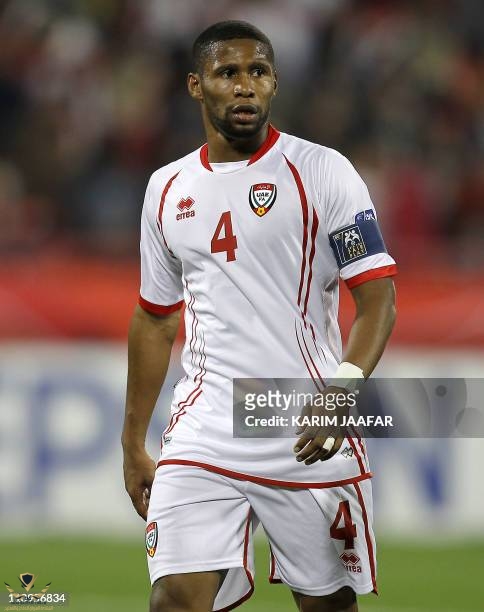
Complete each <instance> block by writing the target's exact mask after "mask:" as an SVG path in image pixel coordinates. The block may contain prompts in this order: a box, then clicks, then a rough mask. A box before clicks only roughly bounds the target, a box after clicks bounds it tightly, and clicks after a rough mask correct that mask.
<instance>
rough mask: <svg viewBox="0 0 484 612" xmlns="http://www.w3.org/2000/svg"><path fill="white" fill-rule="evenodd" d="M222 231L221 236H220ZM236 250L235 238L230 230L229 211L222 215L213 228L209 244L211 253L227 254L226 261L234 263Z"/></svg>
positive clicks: (230, 219)
mask: <svg viewBox="0 0 484 612" xmlns="http://www.w3.org/2000/svg"><path fill="white" fill-rule="evenodd" d="M222 230H223V234H224V235H223V236H221V234H222ZM236 248H237V237H236V236H235V235H234V232H233V230H232V217H231V216H230V211H229V210H227V211H226V212H224V213H222V214H221V216H220V219H219V221H218V225H217V227H216V228H215V232H214V234H213V237H212V242H211V243H210V249H211V252H212V253H227V261H235V259H236V257H235V249H236Z"/></svg>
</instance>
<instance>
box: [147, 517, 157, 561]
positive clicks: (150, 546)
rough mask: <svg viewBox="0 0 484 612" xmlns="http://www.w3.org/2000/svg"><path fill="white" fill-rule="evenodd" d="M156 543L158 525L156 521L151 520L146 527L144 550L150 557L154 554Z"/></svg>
mask: <svg viewBox="0 0 484 612" xmlns="http://www.w3.org/2000/svg"><path fill="white" fill-rule="evenodd" d="M157 544H158V525H157V523H156V522H152V523H150V524H149V525H148V526H147V527H146V552H147V553H148V555H149V556H150V557H154V556H155V552H156V545H157Z"/></svg>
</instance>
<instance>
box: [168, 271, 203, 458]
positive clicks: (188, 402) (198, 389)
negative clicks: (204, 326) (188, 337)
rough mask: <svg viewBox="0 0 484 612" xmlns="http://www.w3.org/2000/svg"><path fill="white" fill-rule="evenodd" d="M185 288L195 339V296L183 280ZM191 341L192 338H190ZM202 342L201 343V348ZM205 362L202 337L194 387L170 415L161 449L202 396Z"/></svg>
mask: <svg viewBox="0 0 484 612" xmlns="http://www.w3.org/2000/svg"><path fill="white" fill-rule="evenodd" d="M185 287H186V289H187V291H188V293H190V301H189V303H188V306H187V308H189V309H190V306H191V312H192V315H193V318H194V320H196V323H197V324H196V326H195V333H194V332H193V322H192V335H193V336H195V337H196V330H197V327H198V317H197V316H196V314H195V311H194V310H193V303H194V302H195V296H194V295H193V294H192V293H191V292H190V290H189V289H188V283H187V282H186V280H185ZM192 340H193V338H192ZM202 342H203V346H202ZM191 344H192V343H191V342H190V350H191V352H192V357H193V355H194V350H195V345H196V339H195V343H194V345H193V349H192V346H191ZM206 360H207V356H206V354H205V341H204V338H203V337H202V338H201V339H200V363H199V364H198V368H199V369H198V372H197V373H196V375H195V378H194V383H195V385H196V386H195V387H194V388H193V389H192V390H191V391H190V393H189V394H188V395H187V397H186V398H185V399H184V400H181V401H180V402H178V408H179V409H178V411H177V412H175V413H174V414H172V415H171V418H170V422H169V423H168V425H167V427H166V428H165V430H164V431H163V433H162V434H161V448H163V437H164V436H165V435H166V434H168V433H170V432H171V431H173V429H174V427H175V425H176V424H177V423H178V421H179V420H180V419H181V417H182V416H183V415H184V414H186V410H185V408H189V407H190V406H193V404H194V403H195V400H196V399H197V398H198V397H200V395H201V394H202V383H203V377H204V376H205V374H206V373H207V370H206V369H205V362H206ZM197 379H198V384H197Z"/></svg>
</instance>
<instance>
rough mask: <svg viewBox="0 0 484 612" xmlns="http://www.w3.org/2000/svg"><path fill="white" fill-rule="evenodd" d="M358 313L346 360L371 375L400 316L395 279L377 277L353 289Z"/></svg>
mask: <svg viewBox="0 0 484 612" xmlns="http://www.w3.org/2000/svg"><path fill="white" fill-rule="evenodd" d="M351 294H352V296H353V300H354V302H355V306H356V316H355V319H354V321H353V325H352V326H351V330H350V334H349V338H348V343H347V346H346V350H345V353H344V356H343V361H346V362H349V363H353V364H354V365H356V366H358V367H359V368H361V369H362V370H363V374H364V376H365V378H368V376H370V374H371V373H372V372H373V370H374V369H375V366H376V365H377V363H378V361H379V360H380V357H381V356H382V353H383V351H384V349H385V346H386V343H387V341H388V338H389V337H390V334H391V332H392V329H393V325H394V323H395V317H396V308H395V286H394V284H393V280H392V279H391V278H377V279H374V280H370V281H367V282H366V283H362V284H361V285H358V286H357V287H354V288H353V289H351Z"/></svg>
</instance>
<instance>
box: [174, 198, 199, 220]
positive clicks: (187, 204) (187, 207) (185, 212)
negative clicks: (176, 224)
mask: <svg viewBox="0 0 484 612" xmlns="http://www.w3.org/2000/svg"><path fill="white" fill-rule="evenodd" d="M194 204H195V200H194V199H193V198H191V197H190V196H188V198H182V199H181V200H180V201H179V202H178V204H177V205H176V207H177V208H178V210H179V211H180V212H179V213H178V214H177V216H176V220H177V221H180V220H181V219H189V218H190V217H194V216H195V211H194V210H191V208H192V206H193V205H194Z"/></svg>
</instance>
